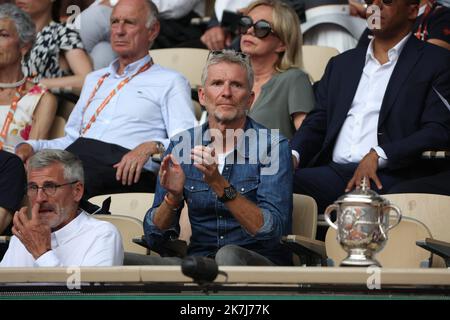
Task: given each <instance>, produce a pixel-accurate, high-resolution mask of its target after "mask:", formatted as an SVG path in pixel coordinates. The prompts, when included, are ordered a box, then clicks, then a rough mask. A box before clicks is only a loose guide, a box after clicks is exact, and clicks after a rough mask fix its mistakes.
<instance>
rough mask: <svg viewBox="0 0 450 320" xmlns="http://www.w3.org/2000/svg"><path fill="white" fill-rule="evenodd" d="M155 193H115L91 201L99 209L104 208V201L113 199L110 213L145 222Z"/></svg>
mask: <svg viewBox="0 0 450 320" xmlns="http://www.w3.org/2000/svg"><path fill="white" fill-rule="evenodd" d="M154 196H155V194H154V193H145V192H142V193H138V192H136V193H115V194H105V195H100V196H95V197H92V198H90V199H89V201H90V202H91V203H93V204H95V205H97V206H99V207H101V206H102V203H103V201H104V200H105V199H106V198H108V197H111V206H110V211H111V212H112V213H113V214H114V215H116V214H119V215H124V216H128V217H133V218H135V219H138V220H139V221H141V222H143V221H144V217H145V214H146V213H147V211H148V209H150V208H151V206H152V204H153V198H154Z"/></svg>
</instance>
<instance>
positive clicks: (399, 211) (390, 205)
mask: <svg viewBox="0 0 450 320" xmlns="http://www.w3.org/2000/svg"><path fill="white" fill-rule="evenodd" d="M386 207H387V208H390V209H391V210H394V211H395V213H396V215H397V217H396V218H397V221H396V222H395V223H394V224H392V225H391V224H389V228H388V230H391V229H392V228H394V227H396V226H397V225H398V224H399V223H400V221H402V212H401V210H400V208H399V207H397V206H394V205H393V204H389V205H387V206H386Z"/></svg>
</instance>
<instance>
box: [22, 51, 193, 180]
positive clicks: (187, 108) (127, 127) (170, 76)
mask: <svg viewBox="0 0 450 320" xmlns="http://www.w3.org/2000/svg"><path fill="white" fill-rule="evenodd" d="M150 59H151V58H150V56H145V57H144V58H142V59H141V60H138V61H136V62H134V63H131V64H129V65H128V66H126V68H125V70H124V72H123V73H122V74H121V75H119V74H118V73H117V72H116V70H117V68H118V60H115V61H114V62H112V63H111V65H110V66H109V67H108V68H104V69H100V70H97V71H94V72H92V73H90V74H89V75H88V76H87V77H86V80H85V83H84V85H83V90H82V92H81V95H80V99H79V100H78V102H77V104H76V105H75V107H74V109H73V110H72V113H71V114H70V117H69V120H68V122H67V124H66V127H65V136H64V137H61V138H58V139H53V140H28V141H27V143H29V144H30V145H31V146H32V147H33V149H34V151H39V150H42V149H61V150H64V149H66V148H67V147H68V146H69V145H70V144H72V143H73V142H74V141H75V140H76V139H77V138H79V137H80V130H81V128H84V127H85V126H86V124H87V123H88V122H89V120H90V118H91V116H92V115H93V114H94V113H95V112H96V110H97V108H98V106H99V105H100V104H101V103H102V102H103V101H104V100H105V98H106V97H107V96H108V95H109V94H110V93H111V91H112V90H113V89H115V88H116V87H117V86H118V85H119V83H120V82H121V81H122V80H124V79H125V78H127V77H129V76H132V75H134V74H135V73H136V72H137V71H138V70H139V68H141V67H142V66H143V65H144V64H145V63H147V62H148V61H150ZM107 72H109V73H110V75H109V77H107V78H106V79H105V81H104V82H103V85H102V86H101V87H100V88H99V90H98V91H97V93H96V94H95V96H94V99H93V100H92V102H91V104H90V105H89V107H88V108H87V110H86V112H85V115H84V117H82V111H83V109H84V107H85V106H86V104H87V102H88V100H89V97H90V95H91V93H92V91H93V90H94V88H95V87H96V85H97V83H98V80H99V79H100V78H101V77H102V76H103V75H104V74H105V73H107ZM190 90H191V89H190V86H189V83H188V81H187V80H186V79H185V78H184V77H183V76H182V75H181V74H179V73H177V72H175V71H172V70H170V69H166V68H164V67H162V66H160V65H157V64H154V65H153V66H151V67H150V69H148V70H146V71H144V72H142V73H140V74H139V75H137V76H136V77H134V78H133V79H132V80H131V81H130V82H128V83H127V84H126V85H125V86H124V87H123V88H122V89H121V90H119V91H118V92H117V93H116V94H115V95H114V97H113V98H112V99H111V101H110V102H109V103H108V104H107V105H106V107H105V108H104V109H103V110H102V112H101V113H100V114H99V115H98V117H97V120H96V121H95V122H94V123H93V124H92V126H91V128H90V129H89V130H88V131H87V132H86V133H85V134H84V135H83V137H84V138H90V139H96V140H99V141H103V142H107V143H111V144H117V145H120V146H122V147H124V148H127V149H130V150H132V149H134V148H135V147H137V146H138V145H139V144H141V143H143V142H148V141H160V142H162V143H163V144H164V145H165V147H166V148H167V147H168V145H169V138H170V137H172V136H173V135H175V134H177V133H178V132H180V131H184V130H186V129H189V128H192V127H194V126H195V125H196V123H197V121H196V119H195V115H194V109H193V106H192V101H191V91H190ZM81 122H83V124H82V123H81ZM144 167H145V168H146V169H147V170H150V171H153V172H157V170H158V168H159V164H157V163H155V162H152V160H149V161H148V162H147V163H146V165H145V166H144Z"/></svg>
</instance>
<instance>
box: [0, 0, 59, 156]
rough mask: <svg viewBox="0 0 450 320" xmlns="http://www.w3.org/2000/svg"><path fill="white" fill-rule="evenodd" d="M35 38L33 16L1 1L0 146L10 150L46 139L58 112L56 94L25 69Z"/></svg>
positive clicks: (12, 151)
mask: <svg viewBox="0 0 450 320" xmlns="http://www.w3.org/2000/svg"><path fill="white" fill-rule="evenodd" d="M34 39H35V27H34V24H33V21H31V19H30V17H29V16H28V15H27V14H25V13H24V12H23V11H22V10H20V9H18V8H17V7H16V6H14V5H12V4H3V5H0V150H1V149H3V150H5V151H9V152H11V153H14V148H15V146H16V145H17V144H18V143H21V142H23V141H26V140H28V139H47V138H48V135H49V131H50V128H51V125H52V123H53V119H54V117H55V113H56V98H55V97H54V96H53V95H52V94H51V93H49V92H48V91H47V90H46V89H45V87H44V86H43V85H41V84H39V83H34V82H33V81H31V80H30V79H29V78H27V77H26V76H24V74H23V73H22V65H21V61H22V57H23V56H24V55H25V54H26V53H27V52H28V50H29V49H30V48H31V47H32V45H33V41H34Z"/></svg>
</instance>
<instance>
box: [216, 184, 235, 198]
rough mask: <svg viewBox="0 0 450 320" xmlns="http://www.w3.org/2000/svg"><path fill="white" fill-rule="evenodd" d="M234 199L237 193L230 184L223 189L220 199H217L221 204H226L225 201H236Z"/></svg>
mask: <svg viewBox="0 0 450 320" xmlns="http://www.w3.org/2000/svg"><path fill="white" fill-rule="evenodd" d="M236 197H237V191H236V189H235V188H234V187H233V185H231V184H230V186H229V187H226V188H225V189H223V196H221V197H220V198H217V199H218V200H219V201H221V202H227V201H230V200H234V199H236Z"/></svg>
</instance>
